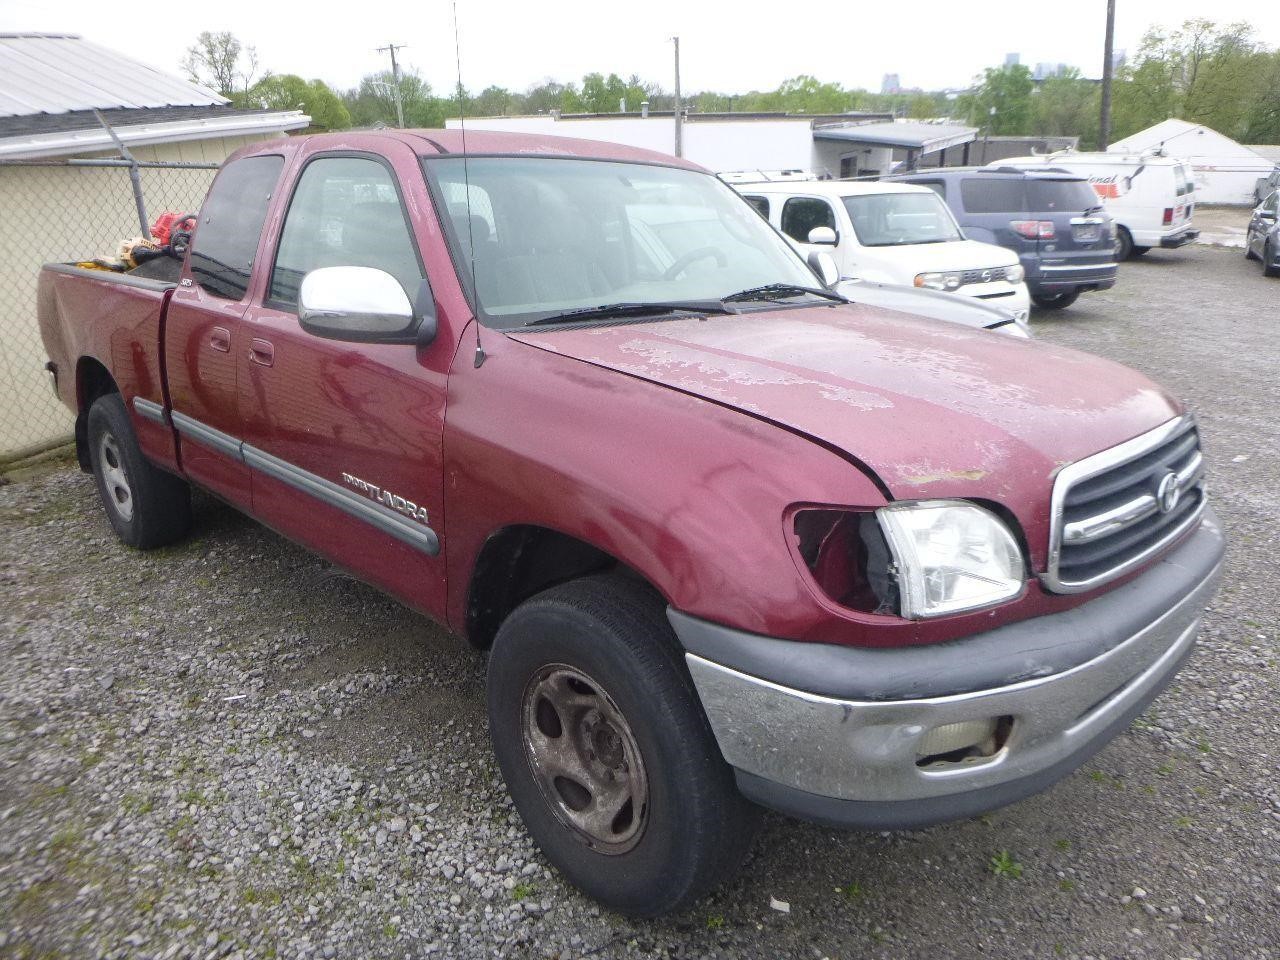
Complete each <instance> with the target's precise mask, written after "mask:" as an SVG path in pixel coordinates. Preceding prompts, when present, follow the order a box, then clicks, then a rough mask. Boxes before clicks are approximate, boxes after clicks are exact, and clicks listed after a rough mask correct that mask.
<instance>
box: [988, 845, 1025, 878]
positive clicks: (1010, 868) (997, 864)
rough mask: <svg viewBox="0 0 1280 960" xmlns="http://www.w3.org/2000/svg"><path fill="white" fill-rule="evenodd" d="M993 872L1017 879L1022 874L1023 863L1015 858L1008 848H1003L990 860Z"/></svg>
mask: <svg viewBox="0 0 1280 960" xmlns="http://www.w3.org/2000/svg"><path fill="white" fill-rule="evenodd" d="M989 864H990V867H991V872H992V873H994V874H995V875H996V876H997V877H1004V878H1005V879H1008V880H1017V879H1018V878H1019V877H1021V876H1022V864H1020V863H1019V862H1018V861H1017V860H1015V859H1013V855H1012V854H1010V853H1009V851H1008V850H1001V851H1000V852H999V853H997V854H996V855H995V856H994V857H992V858H991V860H990V861H989Z"/></svg>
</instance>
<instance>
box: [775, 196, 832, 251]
mask: <svg viewBox="0 0 1280 960" xmlns="http://www.w3.org/2000/svg"><path fill="white" fill-rule="evenodd" d="M814 227H830V228H831V229H832V230H834V229H835V228H836V215H835V212H834V211H832V209H831V204H829V203H827V201H825V200H819V199H818V198H817V197H789V198H788V199H787V202H786V203H785V204H783V206H782V232H783V233H785V234H786V235H787V236H788V237H790V238H791V239H792V240H799V241H800V242H801V243H808V242H809V231H810V230H812V229H813V228H814Z"/></svg>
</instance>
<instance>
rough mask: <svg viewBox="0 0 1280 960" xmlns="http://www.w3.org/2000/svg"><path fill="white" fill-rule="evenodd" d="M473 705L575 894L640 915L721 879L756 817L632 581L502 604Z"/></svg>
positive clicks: (661, 627)
mask: <svg viewBox="0 0 1280 960" xmlns="http://www.w3.org/2000/svg"><path fill="white" fill-rule="evenodd" d="M488 710H489V729H490V735H491V736H492V738H493V749H494V753H495V754H496V755H497V759H498V765H499V767H500V768H501V769H502V775H503V777H504V779H505V780H506V783H507V788H508V789H509V790H510V792H511V797H512V799H513V800H514V802H515V805H516V809H517V810H518V811H519V812H520V816H521V817H522V818H523V819H524V822H525V825H526V827H527V828H528V830H529V833H530V834H531V835H532V836H533V839H534V841H535V842H536V843H537V844H538V846H539V847H540V848H541V849H542V852H543V853H544V854H545V855H546V857H547V859H548V860H550V861H551V862H552V864H554V865H555V866H556V868H557V869H559V870H560V872H561V873H563V874H564V875H565V876H566V877H567V878H568V879H569V881H570V882H572V883H573V884H574V885H575V886H577V887H579V888H581V889H582V890H583V891H584V892H585V893H587V894H588V895H589V896H592V897H594V898H595V899H597V900H599V901H600V902H602V903H603V904H605V905H606V906H608V907H610V908H612V909H614V910H617V911H618V912H620V913H625V914H630V915H633V916H655V915H657V914H661V913H666V912H669V911H672V910H677V909H680V908H682V907H685V906H687V905H689V904H690V903H692V902H693V901H695V900H696V899H698V898H699V897H701V896H702V895H704V894H706V893H708V892H709V891H710V890H711V889H712V888H713V887H715V886H716V885H717V884H719V883H720V882H721V881H723V880H725V879H727V878H728V877H729V876H731V875H732V874H733V873H734V872H735V871H736V869H737V867H738V865H739V864H740V863H741V861H742V858H743V856H744V855H745V854H746V851H747V849H748V847H749V846H750V843H751V838H752V836H753V834H754V828H755V823H756V820H757V810H756V808H755V807H753V806H752V805H751V804H749V803H748V802H747V801H746V800H744V799H743V798H742V796H741V795H740V794H739V793H738V791H737V788H736V786H735V784H734V781H733V775H732V772H731V770H730V769H729V767H728V765H727V764H726V763H725V762H724V759H723V757H722V756H721V755H720V751H719V748H718V747H717V746H716V742H715V738H714V736H713V735H712V732H711V729H710V726H709V724H708V722H707V719H706V716H705V715H704V714H703V712H702V708H701V705H700V703H699V701H698V698H697V694H696V692H695V691H694V688H693V683H692V681H691V680H690V678H689V675H688V672H687V670H686V669H685V666H684V663H683V660H682V658H681V656H680V651H679V646H678V643H677V641H676V640H675V637H674V636H673V635H672V632H671V627H670V626H669V625H668V623H667V619H666V613H665V607H664V605H663V602H662V599H661V598H660V597H659V596H658V595H657V594H655V593H654V592H653V591H652V590H650V589H649V588H648V587H647V586H645V585H643V584H640V583H636V582H633V581H630V580H625V579H622V578H620V577H614V576H601V577H590V578H587V579H583V580H576V581H572V582H570V583H566V584H562V585H560V586H558V587H553V588H552V589H550V590H547V591H545V592H544V593H541V594H538V595H537V596H535V597H533V598H532V599H530V600H528V601H526V602H525V603H523V604H521V605H520V606H519V607H517V608H516V610H515V611H514V612H513V613H512V614H511V615H510V616H509V617H508V618H507V620H506V622H505V623H503V625H502V628H501V629H500V630H499V631H498V636H497V638H496V639H495V640H494V644H493V650H492V651H491V653H490V656H489V672H488Z"/></svg>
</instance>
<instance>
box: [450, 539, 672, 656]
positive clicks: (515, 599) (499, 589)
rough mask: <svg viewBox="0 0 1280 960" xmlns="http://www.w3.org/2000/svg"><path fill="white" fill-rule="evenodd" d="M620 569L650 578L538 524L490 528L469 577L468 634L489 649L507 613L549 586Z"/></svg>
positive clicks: (473, 641)
mask: <svg viewBox="0 0 1280 960" xmlns="http://www.w3.org/2000/svg"><path fill="white" fill-rule="evenodd" d="M606 571H617V572H619V573H623V574H625V575H627V576H630V577H633V578H635V579H637V580H639V581H641V582H643V583H644V584H645V585H646V586H648V587H650V588H651V589H653V590H654V591H655V592H658V591H657V588H656V587H654V585H653V584H652V583H650V582H649V580H648V579H647V578H645V577H644V576H642V575H641V574H639V573H637V572H636V571H635V570H634V569H633V568H631V567H630V566H628V565H626V564H624V563H623V562H622V561H621V560H619V559H618V558H617V557H615V556H613V555H612V554H611V553H609V552H608V551H607V550H603V549H601V548H600V547H597V546H596V545H595V544H592V543H588V542H587V541H586V540H583V539H581V538H579V537H575V536H573V535H571V534H567V533H564V532H562V531H560V530H555V529H553V528H551V527H546V526H541V525H538V524H511V525H508V526H505V527H501V528H499V529H497V530H495V531H494V532H493V533H491V534H490V535H489V536H488V537H487V538H486V539H485V541H484V544H483V546H482V547H481V548H480V552H479V554H478V555H477V556H476V560H475V563H474V564H473V565H472V568H471V574H470V577H469V580H468V583H467V594H466V608H465V611H466V613H465V623H464V625H463V629H464V633H465V636H466V637H467V640H468V642H469V643H470V644H471V646H473V647H475V648H476V649H480V650H487V649H488V648H489V647H490V645H491V644H492V643H493V638H494V637H495V636H496V635H497V632H498V628H499V627H500V626H501V625H502V621H503V620H505V619H506V617H507V615H508V614H509V613H510V612H511V611H512V610H514V609H515V608H516V607H517V606H519V605H520V604H521V603H523V602H524V601H525V600H527V599H529V598H530V597H532V596H533V595H534V594H537V593H541V592H542V591H543V590H546V589H547V588H548V587H553V586H556V585H557V584H560V583H565V582H567V581H569V580H576V579H579V578H581V577H585V576H589V575H591V574H596V573H603V572H606Z"/></svg>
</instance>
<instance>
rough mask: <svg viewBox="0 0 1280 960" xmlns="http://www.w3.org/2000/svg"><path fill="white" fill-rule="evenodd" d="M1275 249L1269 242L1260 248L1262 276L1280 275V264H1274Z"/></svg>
mask: <svg viewBox="0 0 1280 960" xmlns="http://www.w3.org/2000/svg"><path fill="white" fill-rule="evenodd" d="M1275 259H1276V251H1275V248H1274V247H1272V246H1271V244H1269V243H1268V244H1267V245H1266V246H1264V247H1263V248H1262V275H1263V276H1264V277H1280V266H1276V263H1275Z"/></svg>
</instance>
